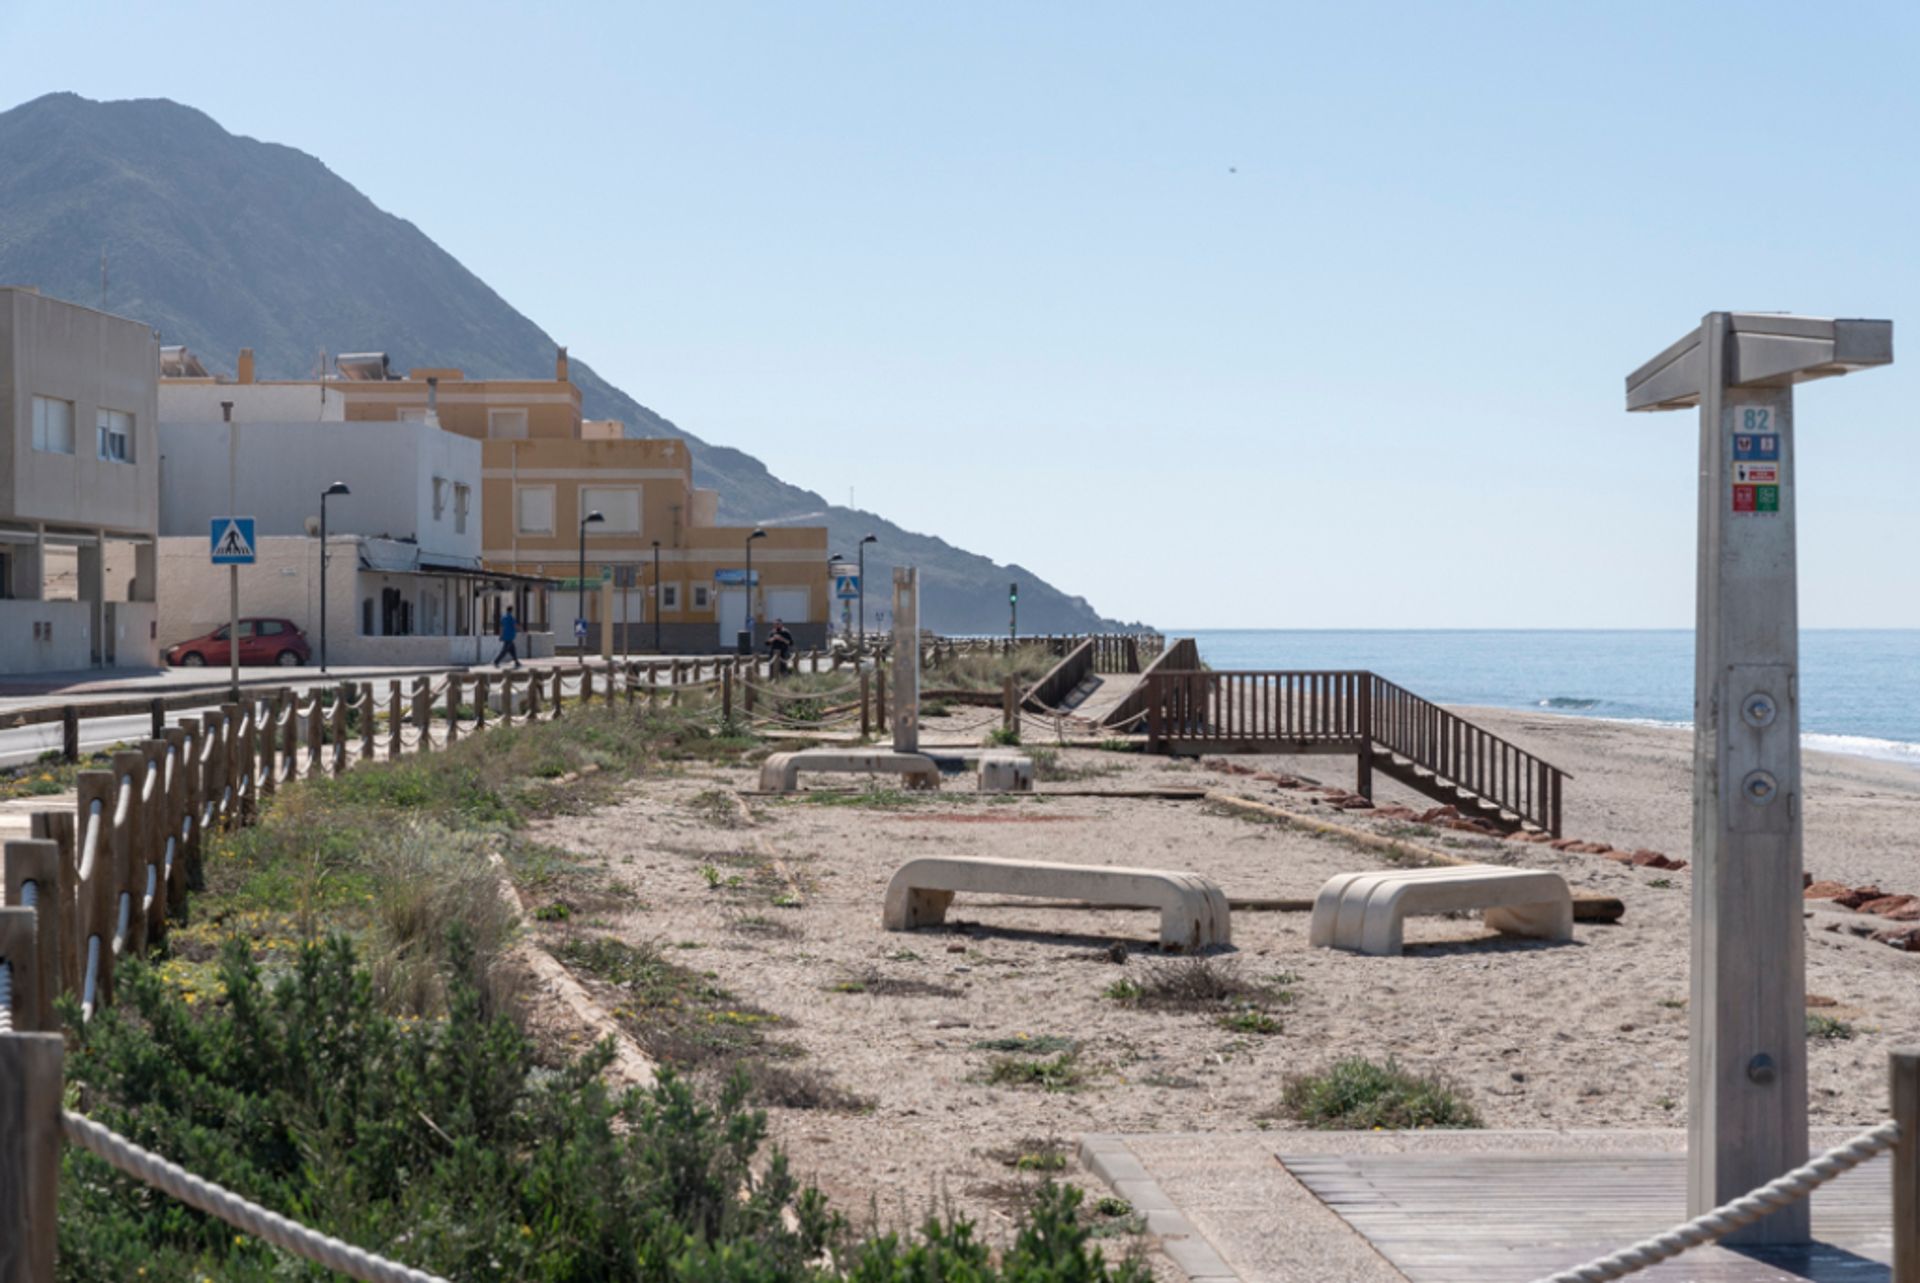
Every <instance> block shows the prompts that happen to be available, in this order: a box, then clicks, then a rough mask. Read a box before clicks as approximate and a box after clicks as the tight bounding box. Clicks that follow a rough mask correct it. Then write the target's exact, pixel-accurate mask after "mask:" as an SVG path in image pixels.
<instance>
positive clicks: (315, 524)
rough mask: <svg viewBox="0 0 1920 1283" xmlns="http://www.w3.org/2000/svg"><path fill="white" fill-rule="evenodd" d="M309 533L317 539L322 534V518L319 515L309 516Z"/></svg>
mask: <svg viewBox="0 0 1920 1283" xmlns="http://www.w3.org/2000/svg"><path fill="white" fill-rule="evenodd" d="M307 533H308V534H310V535H312V536H314V537H315V538H316V539H317V538H319V536H320V518H318V517H308V518H307Z"/></svg>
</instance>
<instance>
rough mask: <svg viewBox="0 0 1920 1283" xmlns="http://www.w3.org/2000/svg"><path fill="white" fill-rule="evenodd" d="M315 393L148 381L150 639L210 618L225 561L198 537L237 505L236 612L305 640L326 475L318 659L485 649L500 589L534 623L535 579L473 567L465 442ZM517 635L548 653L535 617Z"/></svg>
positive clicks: (179, 636) (314, 610)
mask: <svg viewBox="0 0 1920 1283" xmlns="http://www.w3.org/2000/svg"><path fill="white" fill-rule="evenodd" d="M246 364H247V363H245V362H243V366H242V376H243V377H248V376H250V374H251V371H250V370H247V369H246V368H245V366H246ZM329 391H330V390H329V389H327V388H325V387H324V386H322V387H320V388H319V389H317V390H316V389H315V388H313V387H311V386H309V387H303V388H291V387H289V386H287V385H284V384H255V383H233V384H207V383H189V384H184V385H179V384H171V383H170V382H169V381H165V380H163V381H162V383H161V390H160V434H159V435H160V491H161V500H160V535H161V539H160V559H159V584H160V595H161V600H162V607H161V614H160V624H159V636H160V641H161V644H162V645H163V646H167V645H171V644H173V643H174V642H177V641H182V640H185V639H187V638H190V637H198V636H201V635H203V634H205V633H207V632H210V631H211V630H213V629H215V628H217V627H219V626H220V625H221V624H223V623H225V622H226V620H227V613H228V603H227V573H226V570H225V569H224V568H223V567H216V566H214V565H213V564H212V563H211V560H210V557H209V536H210V531H211V527H212V523H213V521H214V520H215V519H216V518H219V517H224V516H229V515H237V516H251V517H253V518H254V519H255V532H256V541H257V545H258V547H257V549H256V551H257V555H258V560H257V561H256V563H255V564H254V565H252V566H245V567H242V568H241V570H240V613H241V615H242V616H243V617H251V616H262V617H269V618H281V619H290V620H292V621H293V622H294V623H295V624H297V625H299V626H300V627H301V628H302V629H303V630H304V631H305V632H306V633H307V636H308V639H309V641H310V642H312V643H313V645H314V647H315V649H316V651H317V649H318V646H319V641H320V631H321V629H320V574H321V569H320V565H321V549H320V539H319V531H320V497H321V494H322V493H323V492H324V491H326V490H327V489H328V488H329V487H330V486H332V485H333V484H334V483H335V482H340V483H344V484H345V486H346V487H347V489H348V491H349V493H347V494H344V495H337V496H334V497H332V498H329V499H328V500H327V503H326V518H327V533H328V539H327V545H328V547H327V551H328V554H329V555H328V557H327V563H328V564H327V572H326V585H327V621H326V634H327V652H328V660H329V662H330V663H333V664H342V665H369V664H414V663H420V664H432V663H448V662H454V663H469V662H474V661H476V660H485V659H490V658H492V656H493V653H494V650H495V649H496V648H497V646H498V642H497V640H495V639H493V637H492V634H493V632H494V621H495V620H496V619H497V612H498V609H499V607H500V605H501V604H503V602H508V601H511V602H515V603H517V604H518V605H519V606H520V612H519V613H520V616H521V619H522V621H523V623H524V622H525V621H528V620H530V619H531V620H533V621H535V624H536V625H537V623H538V622H539V621H543V620H544V619H545V615H546V611H545V596H546V594H545V587H546V585H545V581H540V580H527V579H516V578H515V577H513V576H509V575H503V574H500V573H498V572H488V571H486V570H484V569H483V568H482V566H481V560H480V548H481V539H480V536H481V524H480V507H479V502H480V472H481V469H480V456H481V446H480V443H479V442H478V441H474V440H470V439H468V438H466V437H462V436H458V435H456V434H454V433H451V432H446V431H443V430H442V429H440V428H439V427H438V426H437V425H436V424H434V423H431V422H384V423H375V422H347V421H345V420H343V419H342V418H341V417H340V416H339V398H338V396H337V395H335V396H332V397H328V396H327V393H328V392H329ZM327 400H331V401H332V402H333V405H332V406H331V407H330V406H328V405H327V404H325V402H326V401H327ZM221 402H228V403H231V405H232V407H233V418H232V423H231V425H229V424H228V423H227V422H225V421H223V419H222V417H221V406H220V403H221ZM209 410H211V413H210V414H209ZM330 410H331V413H329V411H330ZM267 416H273V417H267ZM523 636H524V638H525V640H524V641H523V643H522V645H521V648H520V650H521V655H522V657H523V658H524V657H526V656H528V655H530V654H534V653H542V654H546V653H551V649H552V639H551V635H550V634H545V633H542V632H541V631H540V630H539V629H538V627H537V626H529V627H527V628H526V630H525V633H524V634H523Z"/></svg>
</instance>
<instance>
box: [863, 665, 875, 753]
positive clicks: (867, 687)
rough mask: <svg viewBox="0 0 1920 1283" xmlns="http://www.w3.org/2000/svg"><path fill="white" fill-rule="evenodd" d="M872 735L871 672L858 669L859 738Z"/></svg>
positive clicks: (866, 737)
mask: <svg viewBox="0 0 1920 1283" xmlns="http://www.w3.org/2000/svg"><path fill="white" fill-rule="evenodd" d="M872 735H873V674H871V673H869V672H868V671H867V670H866V669H864V668H863V669H861V670H860V738H861V739H868V738H870V737H871V736H872Z"/></svg>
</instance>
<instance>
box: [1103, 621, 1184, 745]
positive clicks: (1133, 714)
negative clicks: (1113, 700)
mask: <svg viewBox="0 0 1920 1283" xmlns="http://www.w3.org/2000/svg"><path fill="white" fill-rule="evenodd" d="M1162 670H1165V671H1167V672H1176V671H1185V672H1198V671H1200V645H1199V643H1198V642H1196V641H1194V639H1193V638H1191V637H1182V638H1181V639H1180V640H1179V641H1177V642H1175V643H1173V645H1171V646H1167V647H1165V648H1164V649H1163V650H1161V652H1160V653H1159V654H1158V655H1156V656H1154V658H1153V660H1152V662H1150V663H1149V664H1148V665H1147V667H1146V671H1145V672H1143V673H1141V675H1140V684H1139V685H1137V686H1135V687H1134V688H1133V689H1132V690H1131V691H1129V692H1128V693H1127V697H1126V698H1125V699H1123V700H1121V701H1120V702H1119V703H1118V704H1116V705H1115V706H1114V708H1113V711H1112V712H1110V713H1108V714H1107V715H1106V716H1105V717H1104V718H1102V719H1101V721H1100V724H1101V725H1102V726H1105V727H1107V728H1109V729H1111V730H1116V731H1138V730H1140V729H1141V726H1142V723H1144V722H1145V721H1146V720H1147V709H1148V707H1149V705H1150V700H1149V693H1150V692H1151V691H1152V689H1153V687H1152V683H1151V682H1150V681H1149V679H1150V678H1151V677H1152V676H1153V675H1154V674H1155V673H1157V672H1160V671H1162Z"/></svg>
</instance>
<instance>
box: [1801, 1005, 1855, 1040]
mask: <svg viewBox="0 0 1920 1283" xmlns="http://www.w3.org/2000/svg"><path fill="white" fill-rule="evenodd" d="M1851 1037H1853V1026H1852V1025H1850V1024H1848V1023H1847V1022H1846V1021H1844V1020H1842V1019H1840V1018H1839V1017H1838V1016H1823V1015H1821V1014H1819V1013H1818V1012H1812V1011H1810V1012H1808V1013H1807V1040H1808V1041H1809V1042H1845V1041H1847V1040H1848V1039H1849V1038H1851Z"/></svg>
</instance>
